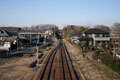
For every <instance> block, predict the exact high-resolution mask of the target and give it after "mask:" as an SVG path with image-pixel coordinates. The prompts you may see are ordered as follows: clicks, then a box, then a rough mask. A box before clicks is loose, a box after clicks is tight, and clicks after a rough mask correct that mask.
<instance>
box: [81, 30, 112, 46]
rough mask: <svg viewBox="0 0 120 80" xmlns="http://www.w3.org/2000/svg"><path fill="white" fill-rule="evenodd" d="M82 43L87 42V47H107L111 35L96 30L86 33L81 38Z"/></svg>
mask: <svg viewBox="0 0 120 80" xmlns="http://www.w3.org/2000/svg"><path fill="white" fill-rule="evenodd" d="M79 40H80V42H81V41H86V42H87V46H92V47H98V46H100V47H102V46H105V47H107V46H108V44H109V42H110V33H109V32H107V31H104V30H102V29H98V28H94V29H89V30H86V31H84V33H83V36H82V37H80V38H79Z"/></svg>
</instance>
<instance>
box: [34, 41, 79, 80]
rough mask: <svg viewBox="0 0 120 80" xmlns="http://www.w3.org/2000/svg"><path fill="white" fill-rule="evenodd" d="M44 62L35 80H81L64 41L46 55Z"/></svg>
mask: <svg viewBox="0 0 120 80" xmlns="http://www.w3.org/2000/svg"><path fill="white" fill-rule="evenodd" d="M44 62H45V65H44V66H42V68H40V70H39V71H38V73H37V75H36V76H35V78H34V80H79V78H78V76H77V74H76V73H75V71H74V68H73V66H72V63H71V59H70V55H69V52H68V51H67V48H66V46H65V44H64V43H63V42H60V43H59V44H58V45H57V46H56V48H54V49H53V50H52V51H51V52H50V53H49V54H48V55H47V56H46V58H45V59H44Z"/></svg>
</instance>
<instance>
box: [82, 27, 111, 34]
mask: <svg viewBox="0 0 120 80" xmlns="http://www.w3.org/2000/svg"><path fill="white" fill-rule="evenodd" d="M84 33H85V34H109V32H107V31H104V30H102V29H98V28H94V29H89V30H87V31H85V32H84Z"/></svg>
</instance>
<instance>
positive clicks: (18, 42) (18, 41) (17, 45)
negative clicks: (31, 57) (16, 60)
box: [17, 37, 19, 51]
mask: <svg viewBox="0 0 120 80" xmlns="http://www.w3.org/2000/svg"><path fill="white" fill-rule="evenodd" d="M18 44H19V41H18V37H17V51H18Z"/></svg>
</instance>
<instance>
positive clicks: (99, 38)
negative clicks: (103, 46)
mask: <svg viewBox="0 0 120 80" xmlns="http://www.w3.org/2000/svg"><path fill="white" fill-rule="evenodd" d="M94 40H95V41H110V37H94Z"/></svg>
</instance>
